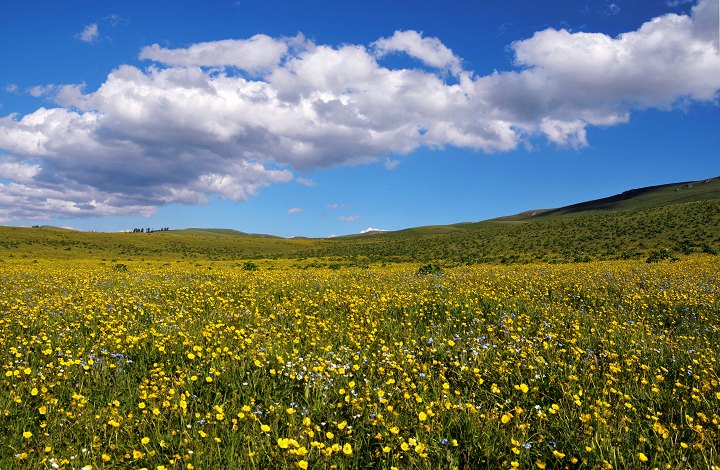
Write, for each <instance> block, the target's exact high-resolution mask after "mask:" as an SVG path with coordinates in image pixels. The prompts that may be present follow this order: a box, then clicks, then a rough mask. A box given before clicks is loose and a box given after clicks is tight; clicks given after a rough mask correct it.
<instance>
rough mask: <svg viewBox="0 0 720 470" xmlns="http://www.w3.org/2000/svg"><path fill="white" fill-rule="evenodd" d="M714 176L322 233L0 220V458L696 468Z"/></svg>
mask: <svg viewBox="0 0 720 470" xmlns="http://www.w3.org/2000/svg"><path fill="white" fill-rule="evenodd" d="M715 181H716V180H711V182H710V183H705V184H704V186H702V187H701V189H702V191H698V192H696V193H693V194H695V195H698V194H701V193H702V194H701V196H702V197H698V198H696V199H698V200H686V199H687V197H686V196H687V195H688V194H690V193H688V192H685V193H682V192H681V189H679V188H684V186H685V185H681V186H679V187H678V186H674V187H673V186H669V187H661V188H655V189H652V190H647V191H639V192H636V193H633V194H634V195H633V194H631V195H630V196H632V197H628V195H626V196H624V197H621V198H616V199H614V200H612V201H608V200H603V201H600V202H597V201H591V202H590V203H585V205H584V206H583V207H582V208H581V209H578V207H575V208H574V209H567V210H557V211H555V212H546V213H544V215H539V214H537V213H536V214H535V215H534V216H533V215H530V214H525V215H518V216H516V217H511V218H505V219H502V220H493V221H486V222H481V223H474V224H458V225H453V226H440V227H422V228H416V229H409V230H405V231H399V232H392V233H385V234H373V235H365V236H354V237H340V238H337V239H300V238H299V239H283V238H277V237H269V236H262V235H251V234H245V233H242V232H236V231H231V230H223V229H191V230H186V231H162V232H155V233H151V234H145V233H83V232H75V231H70V230H61V229H54V228H32V229H31V228H16V227H3V228H0V367H1V368H0V374H1V375H0V468H3V469H5V468H66V469H85V470H89V469H115V468H137V469H142V468H146V469H153V470H167V469H188V470H191V469H194V468H197V469H205V468H257V469H264V468H301V469H307V468H318V469H320V468H341V469H344V468H348V469H350V468H352V469H355V468H387V469H394V468H396V469H400V468H428V469H429V468H458V469H464V468H539V469H543V468H593V469H595V468H603V469H610V468H617V469H619V468H670V469H685V468H710V467H711V466H712V465H715V466H716V467H717V466H718V465H719V464H720V455H719V452H720V444H718V443H719V442H720V416H719V415H718V409H720V365H719V362H718V361H719V360H720V357H719V356H718V348H717V344H718V342H719V341H720V327H719V325H720V257H718V256H716V255H714V254H713V253H715V252H716V250H717V249H718V248H720V233H719V232H718V230H717V227H718V226H720V199H718V198H716V197H714V195H716V192H713V191H715V190H716V188H717V186H712V185H713V184H715ZM695 188H696V187H695V186H693V187H692V188H686V189H684V190H686V191H692V190H693V189H695ZM675 189H678V191H675ZM679 194H680V195H682V200H679V199H678V198H679V197H680V195H679ZM693 197H694V196H693ZM635 198H641V199H635ZM668 198H669V199H668ZM660 248H669V249H670V251H667V252H664V253H665V254H667V255H668V256H672V257H674V258H675V259H674V260H673V261H675V262H671V261H668V260H665V261H662V260H661V261H660V262H657V263H647V262H646V260H645V259H646V257H647V256H648V255H650V254H651V253H652V252H653V251H656V250H659V249H660ZM430 262H432V263H437V264H439V265H441V267H439V266H435V265H434V264H433V265H432V269H419V268H420V267H421V264H426V263H430ZM565 262H568V263H565ZM428 267H430V266H428V265H427V264H426V266H423V268H428ZM308 268H321V269H308ZM328 268H333V269H328ZM340 268H341V269H340ZM423 272H431V273H432V274H421V273H423Z"/></svg>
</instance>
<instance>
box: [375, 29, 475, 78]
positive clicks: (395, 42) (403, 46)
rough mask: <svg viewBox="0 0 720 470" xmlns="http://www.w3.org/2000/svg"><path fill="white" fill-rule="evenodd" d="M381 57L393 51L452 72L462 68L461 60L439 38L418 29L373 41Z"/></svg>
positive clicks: (399, 32) (398, 32) (397, 32)
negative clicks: (421, 32)
mask: <svg viewBox="0 0 720 470" xmlns="http://www.w3.org/2000/svg"><path fill="white" fill-rule="evenodd" d="M373 46H374V47H375V50H376V54H377V55H378V56H379V57H382V56H384V55H387V54H390V53H393V52H404V53H405V54H407V55H409V56H410V57H413V58H415V59H418V60H420V61H421V62H422V63H424V64H425V65H428V66H430V67H435V68H437V69H441V70H447V71H448V72H451V73H452V74H458V73H460V71H461V70H462V66H461V60H460V58H459V57H457V56H456V55H455V54H453V52H452V51H451V50H450V49H448V47H447V46H445V44H443V43H442V42H440V40H439V39H438V38H428V37H423V36H422V34H420V33H418V32H417V31H395V33H394V34H393V35H392V36H390V37H389V38H381V39H378V40H377V41H375V42H374V43H373Z"/></svg>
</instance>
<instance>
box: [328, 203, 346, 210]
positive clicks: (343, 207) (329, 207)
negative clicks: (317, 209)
mask: <svg viewBox="0 0 720 470" xmlns="http://www.w3.org/2000/svg"><path fill="white" fill-rule="evenodd" d="M325 207H327V208H328V209H347V206H346V205H345V204H338V203H336V202H334V203H332V204H328V205H327V206H325Z"/></svg>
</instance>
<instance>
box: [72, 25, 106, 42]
mask: <svg viewBox="0 0 720 470" xmlns="http://www.w3.org/2000/svg"><path fill="white" fill-rule="evenodd" d="M75 37H76V38H77V39H79V40H81V41H82V42H86V43H88V44H92V43H94V42H95V41H97V40H98V38H100V30H99V29H98V25H97V23H90V24H89V25H87V26H85V28H83V30H82V31H80V32H79V33H77V34H76V35H75Z"/></svg>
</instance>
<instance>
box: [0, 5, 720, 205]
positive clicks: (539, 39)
mask: <svg viewBox="0 0 720 470" xmlns="http://www.w3.org/2000/svg"><path fill="white" fill-rule="evenodd" d="M717 17H718V7H717V2H715V1H712V0H701V1H700V2H699V3H698V4H697V5H695V6H694V7H693V9H692V13H691V14H689V15H677V14H668V15H664V16H661V17H658V18H654V19H652V20H651V21H648V22H647V23H645V24H643V25H642V26H640V28H638V29H637V30H636V31H631V32H628V33H625V34H622V35H619V36H617V37H611V36H608V35H605V34H601V33H584V32H583V33H572V32H568V31H565V30H555V29H546V30H544V31H539V32H537V33H535V34H534V35H532V36H531V37H529V38H527V39H524V40H520V41H516V42H514V43H513V44H512V46H511V47H512V51H513V52H514V54H515V63H516V67H515V68H514V69H513V70H509V71H504V72H495V73H492V74H489V75H480V76H478V75H475V74H474V73H473V72H472V71H467V70H463V69H462V61H461V59H460V58H459V57H457V56H455V54H453V53H452V51H451V50H450V49H449V48H448V47H447V46H445V45H443V44H442V43H441V42H440V41H439V39H436V38H426V37H423V36H422V35H421V34H420V33H417V32H415V31H405V32H402V31H401V32H396V33H395V34H393V35H392V36H390V37H389V38H382V39H380V40H378V41H377V42H375V43H373V44H371V45H369V46H367V47H366V46H365V45H362V44H345V45H341V46H337V47H333V46H329V45H320V44H315V43H313V42H311V41H308V40H306V39H304V38H302V37H301V36H299V37H297V38H292V39H287V38H270V37H269V36H264V35H257V36H253V37H252V38H249V39H245V40H229V41H216V42H209V43H201V44H195V45H190V46H188V47H187V48H184V49H166V48H161V47H159V46H150V47H149V48H145V49H143V51H142V52H141V56H142V57H144V58H147V59H152V60H153V61H155V62H156V63H154V64H149V65H148V66H147V67H146V68H139V67H135V66H130V65H120V66H119V67H117V68H116V69H115V70H113V71H112V72H111V73H110V74H109V75H108V77H107V79H106V80H105V81H104V83H103V84H102V85H101V86H100V87H99V88H98V89H96V90H86V89H85V87H84V86H83V84H71V85H64V86H57V85H44V86H39V87H33V88H32V89H30V90H29V92H31V93H32V94H34V95H36V96H48V97H51V98H53V99H54V100H55V101H56V103H58V107H56V108H51V109H48V108H39V109H37V110H35V111H33V112H31V113H29V114H26V115H23V116H19V115H9V116H5V117H0V152H5V154H4V155H3V154H2V153H0V164H2V165H3V166H2V168H3V170H2V171H3V174H4V175H5V176H4V178H5V179H6V180H8V181H9V183H7V184H4V185H3V186H1V187H0V217H2V218H5V219H8V218H20V217H48V216H51V215H53V216H54V215H57V214H58V213H59V214H66V215H73V216H77V215H110V214H150V213H152V212H153V211H154V210H155V209H156V208H157V207H158V206H160V205H163V204H169V203H184V204H202V203H204V202H206V201H207V200H208V199H209V197H210V196H212V195H217V196H220V197H223V198H228V199H232V200H238V201H241V200H244V199H246V198H248V197H251V196H253V195H255V194H257V192H258V191H259V190H260V189H262V188H263V187H266V186H268V185H271V184H278V183H286V182H289V181H296V182H298V183H300V184H308V183H309V181H310V180H308V179H306V178H302V177H298V176H295V175H294V172H295V171H304V170H311V169H315V168H327V167H332V166H337V165H357V164H363V163H369V162H380V163H384V164H385V165H386V166H389V167H391V168H392V167H394V165H395V162H397V161H399V160H397V159H396V157H397V156H398V155H401V154H407V153H409V152H412V151H413V150H415V149H417V148H420V147H428V148H443V147H445V146H456V147H461V148H466V149H472V150H477V151H482V152H501V151H507V150H512V149H515V148H517V147H518V146H519V145H524V146H530V145H531V144H532V143H533V142H534V141H535V140H537V138H538V137H543V138H544V139H546V140H547V141H549V142H550V143H552V144H554V145H560V146H569V147H574V148H579V147H584V146H586V145H588V140H587V132H586V129H587V127H588V126H611V125H617V124H621V123H624V122H627V120H628V119H629V117H630V115H631V113H632V112H633V111H635V110H637V109H644V108H659V109H671V108H672V107H673V106H674V105H676V104H677V103H678V102H682V103H688V102H693V101H701V102H712V101H714V100H717V99H718V90H720V54H718V46H717ZM393 51H399V52H404V53H407V54H409V55H411V56H413V57H415V58H417V59H419V60H421V61H422V62H423V63H424V64H426V65H428V66H430V67H431V68H432V69H429V70H428V69H406V68H389V67H386V66H383V65H382V64H381V63H379V62H378V59H379V57H381V56H383V55H384V54H387V53H390V52H393ZM448 72H450V73H452V74H454V75H455V76H454V77H453V79H452V80H448ZM329 208H331V207H329ZM337 208H340V206H338V207H337ZM345 217H352V216H345Z"/></svg>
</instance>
